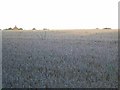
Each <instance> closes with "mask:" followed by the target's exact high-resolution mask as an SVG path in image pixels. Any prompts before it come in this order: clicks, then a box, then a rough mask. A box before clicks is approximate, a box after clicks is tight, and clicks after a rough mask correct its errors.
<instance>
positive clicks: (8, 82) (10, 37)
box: [2, 30, 118, 88]
mask: <svg viewBox="0 0 120 90" xmlns="http://www.w3.org/2000/svg"><path fill="white" fill-rule="evenodd" d="M2 79H3V80H2V85H3V88H11V87H12V88H25V87H26V88H28V87H34V88H51V87H52V88H59V87H62V88H65V87H71V88H87V87H89V88H90V87H91V88H96V87H99V88H115V87H116V88H117V87H118V30H71V31H70V30H68V31H67V30H61V31H32V30H31V31H2Z"/></svg>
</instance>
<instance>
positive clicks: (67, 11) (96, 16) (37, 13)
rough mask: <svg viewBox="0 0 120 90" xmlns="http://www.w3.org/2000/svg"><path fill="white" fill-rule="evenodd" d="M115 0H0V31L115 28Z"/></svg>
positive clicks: (116, 22) (116, 5) (116, 12)
mask: <svg viewBox="0 0 120 90" xmlns="http://www.w3.org/2000/svg"><path fill="white" fill-rule="evenodd" d="M118 1H119V0H0V28H1V29H4V28H9V27H14V26H15V25H17V26H18V27H22V28H24V29H32V28H33V27H35V28H36V29H42V28H49V29H83V28H104V27H110V28H118Z"/></svg>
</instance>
